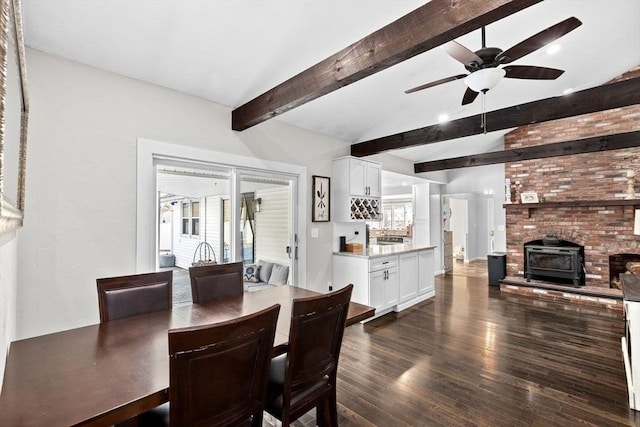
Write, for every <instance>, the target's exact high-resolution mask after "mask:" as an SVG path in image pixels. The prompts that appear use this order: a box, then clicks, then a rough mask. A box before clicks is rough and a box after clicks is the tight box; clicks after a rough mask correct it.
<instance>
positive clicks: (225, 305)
mask: <svg viewBox="0 0 640 427" xmlns="http://www.w3.org/2000/svg"><path fill="white" fill-rule="evenodd" d="M313 295H319V294H318V293H317V292H313V291H309V290H305V289H302V288H298V287H294V286H279V287H275V288H271V289H266V290H263V291H259V292H245V293H244V295H242V296H239V297H233V298H227V299H224V300H220V301H215V302H211V303H207V304H192V305H183V306H177V307H174V308H173V309H171V310H166V311H158V312H155V313H150V314H145V315H140V316H134V317H129V318H126V319H119V320H114V321H110V322H106V323H101V324H97V325H90V326H85V327H81V328H77V329H71V330H67V331H62V332H57V333H53V334H49V335H43V336H39V337H35V338H28V339H24V340H19V341H15V342H13V343H11V348H10V351H9V355H8V357H7V363H6V367H5V375H4V382H3V385H2V393H1V394H0V426H3V427H11V426H51V427H53V426H76V425H95V426H103V425H105V426H108V425H112V424H114V423H117V422H121V421H124V420H126V419H129V418H130V417H132V416H134V415H137V414H139V413H142V412H144V411H147V410H149V409H151V408H154V407H156V406H158V405H160V404H162V403H164V402H167V401H168V387H169V352H168V338H167V331H168V330H169V329H172V328H181V327H187V326H197V325H204V324H210V323H216V322H221V321H225V320H229V319H233V318H237V317H239V316H243V315H245V314H249V313H253V312H256V311H258V310H261V309H263V308H266V307H269V306H271V305H273V304H276V303H278V304H280V305H281V308H280V316H279V318H278V325H277V331H276V337H275V342H274V349H273V351H274V355H277V354H282V353H283V352H285V351H286V345H287V341H288V338H289V325H290V318H291V307H292V302H293V300H294V299H295V298H304V297H308V296H313ZM373 314H374V309H373V308H372V307H368V306H365V305H361V304H357V303H353V302H352V303H351V305H350V307H349V314H348V320H347V324H348V325H351V324H353V323H356V322H359V321H361V320H364V319H367V318H369V317H371V316H373Z"/></svg>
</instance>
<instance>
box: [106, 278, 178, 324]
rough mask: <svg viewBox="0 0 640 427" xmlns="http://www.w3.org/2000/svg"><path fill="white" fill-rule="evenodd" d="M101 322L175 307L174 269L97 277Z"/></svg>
mask: <svg viewBox="0 0 640 427" xmlns="http://www.w3.org/2000/svg"><path fill="white" fill-rule="evenodd" d="M96 284H97V287H98V309H99V311H100V323H104V322H108V321H110V320H116V319H121V318H123V317H130V316H136V315H138V314H145V313H151V312H153V311H159V310H168V309H170V308H171V299H172V297H173V294H172V284H173V271H171V270H169V271H161V272H157V273H146V274H133V275H130V276H118V277H105V278H102V279H97V280H96Z"/></svg>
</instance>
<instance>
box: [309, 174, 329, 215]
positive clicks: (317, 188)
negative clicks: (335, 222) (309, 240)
mask: <svg viewBox="0 0 640 427" xmlns="http://www.w3.org/2000/svg"><path fill="white" fill-rule="evenodd" d="M312 193H313V194H312V195H311V200H313V207H312V209H311V221H313V222H329V220H330V219H331V213H330V212H331V200H330V199H331V179H330V178H329V177H326V176H318V175H313V188H312Z"/></svg>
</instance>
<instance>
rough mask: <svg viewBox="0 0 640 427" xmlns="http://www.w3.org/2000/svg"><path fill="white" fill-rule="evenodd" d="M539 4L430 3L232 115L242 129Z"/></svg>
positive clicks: (506, 0)
mask: <svg viewBox="0 0 640 427" xmlns="http://www.w3.org/2000/svg"><path fill="white" fill-rule="evenodd" d="M541 1H542V0H432V1H430V2H429V3H427V4H425V5H424V6H421V7H419V8H417V9H416V10H414V11H413V12H411V13H409V14H407V15H405V16H403V17H401V18H400V19H398V20H396V21H394V22H392V23H391V24H389V25H387V26H385V27H382V28H381V29H379V30H377V31H375V32H373V33H371V34H370V35H368V36H366V37H365V38H363V39H361V40H359V41H357V42H355V43H353V44H352V45H350V46H348V47H346V48H345V49H342V50H341V51H339V52H337V53H336V54H334V55H331V56H330V57H328V58H326V59H324V60H323V61H321V62H319V63H317V64H316V65H314V66H312V67H310V68H308V69H306V70H305V71H303V72H301V73H300V74H298V75H296V76H294V77H292V78H290V79H289V80H287V81H285V82H283V83H281V84H279V85H278V86H276V87H274V88H272V89H270V90H268V91H267V92H265V93H263V94H262V95H260V96H258V97H257V98H254V99H252V100H251V101H249V102H247V103H246V104H244V105H242V106H240V107H238V108H236V109H234V110H233V112H232V113H231V122H232V123H231V127H232V129H233V130H237V131H242V130H245V129H247V128H249V127H251V126H254V125H257V124H258V123H261V122H264V121H266V120H268V119H271V118H273V117H275V116H277V115H279V114H282V113H284V112H286V111H289V110H291V109H293V108H296V107H299V106H300V105H303V104H305V103H307V102H309V101H311V100H314V99H316V98H319V97H321V96H323V95H326V94H328V93H331V92H333V91H334V90H337V89H340V88H341V87H344V86H347V85H349V84H351V83H354V82H356V81H358V80H360V79H363V78H365V77H367V76H370V75H372V74H375V73H377V72H378V71H382V70H384V69H386V68H388V67H390V66H392V65H395V64H398V63H400V62H402V61H405V60H407V59H409V58H412V57H414V56H416V55H418V54H420V53H423V52H426V51H428V50H430V49H433V48H434V47H437V46H440V45H441V44H444V43H446V42H448V41H451V40H453V39H455V38H457V37H460V36H462V35H464V34H467V33H469V32H470V31H473V30H476V29H478V28H480V27H482V26H484V25H488V24H490V23H492V22H494V21H497V20H499V19H502V18H504V17H505V16H509V15H511V14H513V13H515V12H518V11H520V10H522V9H525V8H527V7H529V6H531V5H533V4H536V3H539V2H541Z"/></svg>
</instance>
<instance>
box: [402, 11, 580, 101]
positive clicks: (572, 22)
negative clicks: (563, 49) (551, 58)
mask: <svg viewBox="0 0 640 427" xmlns="http://www.w3.org/2000/svg"><path fill="white" fill-rule="evenodd" d="M580 25H582V22H581V21H580V20H579V19H578V18H575V17H571V18H567V19H565V20H564V21H562V22H559V23H557V24H555V25H553V26H551V27H549V28H547V29H546V30H543V31H540V32H539V33H538V34H535V35H533V36H531V37H529V38H528V39H526V40H524V41H522V42H520V43H518V44H517V45H515V46H513V47H511V48H510V49H507V50H505V51H503V50H502V49H499V48H497V47H487V46H486V37H485V28H484V27H482V48H481V49H480V50H478V51H476V52H472V51H470V50H469V49H467V48H466V47H464V46H462V45H461V44H460V43H457V42H455V41H450V42H448V43H446V44H444V45H442V49H444V50H445V52H447V53H448V54H449V55H450V56H452V57H453V58H454V59H456V60H458V61H460V62H461V63H462V64H463V65H464V67H465V68H466V69H467V70H468V71H469V72H470V74H458V75H455V76H451V77H446V78H444V79H440V80H436V81H433V82H430V83H426V84H423V85H420V86H417V87H414V88H412V89H409V90H406V91H405V93H413V92H417V91H419V90H423V89H427V88H430V87H433V86H437V85H440V84H443V83H447V82H451V81H453V80H458V79H464V82H465V84H466V85H467V91H466V92H465V93H464V96H463V97H462V105H466V104H470V103H472V102H473V101H475V99H476V97H477V96H478V94H479V93H480V92H482V93H486V92H487V91H488V90H489V89H493V88H494V87H495V86H496V85H497V84H498V83H499V82H500V80H501V79H502V78H503V77H506V78H510V79H533V80H555V79H557V78H558V77H560V76H561V75H562V73H564V70H558V69H556V68H547V67H535V66H530V65H509V66H506V67H502V68H499V66H501V65H505V64H509V63H511V62H513V61H515V60H517V59H520V58H522V57H523V56H525V55H528V54H530V53H532V52H534V51H536V50H538V49H540V48H541V47H543V46H546V45H547V44H549V43H551V42H553V41H555V40H557V39H559V38H560V37H562V36H564V35H565V34H567V33H569V32H570V31H573V30H574V29H576V28H578V27H579V26H580Z"/></svg>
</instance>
